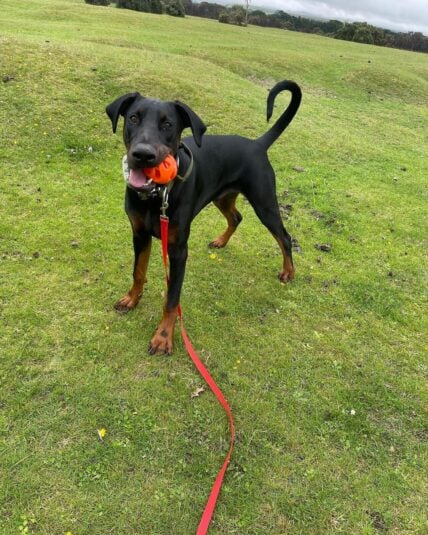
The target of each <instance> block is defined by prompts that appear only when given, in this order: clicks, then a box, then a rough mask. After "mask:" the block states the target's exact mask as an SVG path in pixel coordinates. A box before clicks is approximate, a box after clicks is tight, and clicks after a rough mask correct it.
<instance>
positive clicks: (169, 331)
mask: <svg viewBox="0 0 428 535" xmlns="http://www.w3.org/2000/svg"><path fill="white" fill-rule="evenodd" d="M284 90H287V91H290V92H291V100H290V103H289V104H288V107H287V108H286V110H285V111H284V112H283V113H282V115H281V116H280V117H279V119H278V120H277V121H276V122H275V124H274V125H273V126H272V127H271V128H270V129H269V130H268V131H267V132H266V133H265V134H263V135H262V136H261V137H259V138H258V139H255V140H252V139H248V138H244V137H241V136H238V135H215V136H214V135H213V136H211V135H206V136H204V133H205V131H206V126H205V125H204V123H203V122H202V120H201V119H200V117H199V116H198V115H197V114H196V113H195V112H194V111H193V110H192V109H191V108H190V107H189V106H187V105H186V104H184V103H182V102H180V101H178V100H176V101H174V102H172V101H171V102H167V101H161V100H155V99H151V98H146V97H144V96H142V95H140V93H128V94H126V95H123V96H121V97H119V98H117V99H116V100H115V101H114V102H112V103H111V104H109V105H108V106H107V107H106V113H107V115H108V116H109V118H110V120H111V123H112V129H113V133H115V132H116V129H117V124H118V120H119V117H120V116H123V118H124V127H123V140H124V144H125V147H126V152H127V154H126V157H127V165H128V167H129V170H130V174H129V180H128V183H127V187H126V193H125V211H126V214H127V215H128V218H129V220H130V223H131V226H132V234H133V245H134V254H135V259H134V270H133V284H132V287H131V289H130V290H129V291H128V292H127V293H126V294H125V295H124V296H123V297H122V298H121V299H119V301H118V302H117V303H116V304H115V308H116V310H118V311H119V312H128V311H130V310H132V309H134V308H135V307H136V306H137V304H138V302H139V301H140V298H141V295H142V292H143V287H144V284H145V282H147V279H146V273H147V266H148V263H149V257H150V249H151V243H152V237H153V236H154V237H156V238H159V237H160V212H161V207H162V198H161V197H162V193H163V191H164V188H160V187H159V186H156V184H155V183H154V182H153V181H152V180H150V179H149V178H148V177H147V176H146V175H145V173H144V172H143V171H142V170H143V169H145V168H149V167H155V166H157V165H159V164H160V163H161V162H163V161H164V159H165V158H166V157H167V156H168V155H170V154H171V155H173V156H174V158H175V159H176V161H177V165H178V176H177V178H176V179H175V180H174V182H173V183H172V189H171V190H170V191H169V199H168V206H169V207H168V216H169V220H170V224H169V232H168V255H169V261H170V280H169V286H168V292H167V296H166V300H165V303H164V306H163V315H162V319H161V321H160V323H159V326H158V328H157V330H156V332H155V334H154V336H153V338H152V340H151V342H150V345H149V353H150V354H152V355H154V354H169V355H170V354H171V353H172V351H173V337H174V328H175V324H176V318H177V313H178V307H179V302H180V293H181V287H182V284H183V280H184V272H185V267H186V261H187V254H188V245H187V242H188V238H189V233H190V225H191V222H192V220H193V218H194V217H195V216H196V215H197V214H198V213H199V212H200V211H201V210H202V208H204V207H205V206H206V205H207V204H209V203H210V202H213V203H214V204H215V206H216V207H217V208H218V209H219V210H220V212H221V213H222V214H223V215H224V217H225V218H226V221H227V228H226V230H225V231H224V232H223V233H222V234H220V235H219V236H218V237H217V238H216V239H215V240H213V241H212V242H211V243H210V247H213V248H221V247H225V246H226V244H227V243H228V241H229V240H230V238H231V236H232V234H233V233H234V232H235V230H236V228H237V227H238V225H239V223H240V222H241V220H242V216H241V214H240V213H239V212H238V210H237V209H236V206H235V201H236V198H237V196H238V195H239V193H241V194H243V195H244V196H245V197H246V198H247V199H248V201H249V202H250V204H251V205H252V207H253V208H254V210H255V212H256V214H257V216H258V217H259V219H260V221H261V222H262V223H263V224H264V225H265V226H266V227H267V228H268V230H269V231H270V232H271V233H272V235H273V236H274V238H275V239H276V241H277V242H278V244H279V247H280V249H281V252H282V255H283V266H282V271H281V272H280V274H279V279H280V280H281V281H282V282H288V281H290V280H291V279H292V278H293V276H294V267H293V260H292V251H291V237H290V235H289V234H288V232H287V231H286V229H285V228H284V226H283V223H282V220H281V216H280V211H279V206H278V201H277V198H276V185H275V173H274V171H273V168H272V166H271V164H270V162H269V159H268V155H267V150H268V149H269V147H270V146H271V145H272V144H273V143H274V141H275V140H276V139H277V138H278V137H279V136H280V135H281V133H282V132H283V131H284V130H285V128H286V127H287V126H288V125H289V124H290V122H291V121H292V119H293V118H294V116H295V114H296V113H297V110H298V108H299V106H300V102H301V98H302V93H301V90H300V88H299V86H298V85H297V84H296V83H295V82H291V81H288V80H284V81H282V82H279V83H277V84H276V85H275V86H274V87H273V88H272V89H271V90H270V92H269V94H268V98H267V120H268V121H269V119H270V117H271V115H272V112H273V106H274V101H275V98H276V96H277V95H278V93H280V92H281V91H284ZM186 128H190V129H191V132H192V136H191V137H187V138H185V139H184V140H183V142H182V141H181V134H182V132H183V130H184V129H186Z"/></svg>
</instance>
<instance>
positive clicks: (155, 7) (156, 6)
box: [148, 0, 163, 15]
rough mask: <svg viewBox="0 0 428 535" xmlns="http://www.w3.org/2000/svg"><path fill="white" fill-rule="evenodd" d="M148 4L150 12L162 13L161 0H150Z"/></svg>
mask: <svg viewBox="0 0 428 535" xmlns="http://www.w3.org/2000/svg"><path fill="white" fill-rule="evenodd" d="M148 4H149V7H150V13H157V14H158V15H162V13H163V7H162V2H161V0H148Z"/></svg>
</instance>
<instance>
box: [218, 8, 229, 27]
mask: <svg viewBox="0 0 428 535" xmlns="http://www.w3.org/2000/svg"><path fill="white" fill-rule="evenodd" d="M218 21H219V22H222V23H223V24H229V22H230V20H229V13H228V12H227V11H226V10H224V11H222V12H221V13H220V15H219V16H218Z"/></svg>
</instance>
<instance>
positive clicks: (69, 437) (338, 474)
mask: <svg viewBox="0 0 428 535" xmlns="http://www.w3.org/2000/svg"><path fill="white" fill-rule="evenodd" d="M0 21H1V28H2V29H1V37H0V54H1V63H0V65H1V73H0V74H1V76H2V78H3V80H4V81H3V82H1V83H0V113H1V114H2V117H1V118H2V128H1V130H0V136H1V143H0V159H1V168H2V178H1V181H0V195H1V204H2V207H3V210H2V217H1V221H0V265H1V270H0V282H1V284H0V303H1V309H0V315H1V324H0V332H1V342H0V343H1V348H0V358H1V361H0V382H1V390H0V440H1V442H0V459H1V460H0V470H1V475H2V477H1V478H0V532H1V533H2V534H5V535H9V534H14V533H35V534H38V533H42V534H49V535H51V534H55V535H56V534H63V535H65V534H66V533H67V532H71V533H72V534H73V535H81V534H91V535H92V534H102V535H105V534H108V533H114V534H128V533H141V534H150V535H152V534H153V535H158V534H159V535H165V534H174V535H187V534H189V533H193V532H194V531H195V529H196V526H197V524H198V521H199V517H200V514H201V511H202V509H203V505H204V503H205V500H206V497H207V495H208V492H209V489H210V487H211V484H212V481H213V478H214V476H215V474H216V473H217V470H218V468H219V466H220V465H221V462H222V459H223V457H224V454H225V451H226V450H227V420H226V418H225V416H224V414H223V413H222V410H221V408H220V407H219V406H218V404H217V403H216V401H215V399H214V397H213V396H212V395H211V394H210V393H209V392H205V393H204V394H202V395H201V396H200V397H198V398H195V399H192V398H191V394H192V392H194V391H195V390H196V389H197V388H198V387H200V386H202V380H201V379H200V378H199V376H198V375H197V373H196V371H195V370H194V369H193V367H192V365H191V363H190V361H189V359H188V357H187V355H186V353H185V350H184V347H183V344H182V342H181V340H180V338H179V336H178V334H177V336H176V350H175V354H174V356H173V358H159V357H156V358H152V357H149V356H148V355H147V352H146V349H147V345H148V342H149V340H150V337H151V335H152V333H153V331H154V329H155V327H156V324H157V321H158V319H159V315H160V310H161V303H162V300H163V297H162V295H163V292H164V282H163V276H162V265H161V258H160V256H161V255H160V247H159V244H157V246H155V247H154V248H153V253H152V260H151V265H150V269H149V283H148V285H147V289H146V291H145V295H144V298H143V300H142V302H141V304H140V306H139V308H138V309H137V310H136V311H135V312H134V313H132V314H129V315H127V316H125V317H123V316H119V315H117V314H116V313H115V312H114V311H113V309H112V304H113V303H114V301H115V300H116V299H117V298H118V297H119V296H120V295H121V294H123V293H124V291H125V290H126V289H127V288H128V285H129V284H130V274H131V269H132V248H131V240H130V230H129V228H128V226H129V225H128V222H127V219H126V216H125V215H124V213H123V207H122V204H123V201H122V199H123V182H122V178H121V172H120V159H121V156H122V153H123V149H122V145H121V140H120V135H119V136H113V135H112V134H111V130H110V125H109V124H108V123H109V121H108V119H107V117H106V116H105V114H104V107H105V105H106V104H108V103H109V102H111V101H112V100H113V99H114V98H115V97H117V96H118V95H120V94H122V93H124V92H127V91H131V90H135V89H138V90H140V91H141V92H142V93H145V94H148V95H151V96H156V97H159V98H167V99H174V98H180V99H181V100H182V101H184V102H186V103H188V104H189V105H191V107H192V108H194V109H195V110H196V111H197V112H198V113H199V114H200V115H201V117H202V118H203V119H204V121H205V122H206V123H207V124H208V125H209V132H210V133H239V134H243V135H247V136H250V137H256V136H258V135H260V134H261V133H262V132H264V130H265V129H266V125H265V123H264V117H265V98H266V88H267V87H270V85H271V84H272V83H273V82H274V81H277V80H280V79H284V78H291V79H295V80H296V81H298V82H299V83H300V84H301V86H302V88H303V92H304V101H303V105H302V108H301V110H300V111H299V113H298V115H297V117H296V119H295V120H294V122H293V124H292V125H291V126H290V128H289V129H288V130H287V132H286V133H285V134H284V136H283V137H281V139H280V140H279V141H278V142H277V143H276V144H275V145H274V147H273V148H272V149H271V153H270V154H271V160H272V162H273V164H274V167H275V169H276V170H277V185H278V197H279V200H280V203H281V204H282V205H291V206H292V208H291V209H290V208H288V211H289V212H290V213H289V215H288V216H285V217H287V220H286V226H287V228H288V230H289V231H290V232H291V234H292V235H293V236H294V237H295V239H296V240H297V243H298V246H299V247H298V249H299V251H298V252H296V254H295V263H296V267H297V277H296V280H295V281H294V282H293V283H292V284H289V285H286V286H283V285H280V284H279V283H278V281H277V280H276V279H275V276H276V273H277V271H278V270H279V268H280V264H281V261H280V255H279V251H278V250H277V245H276V243H275V242H274V240H273V239H272V238H271V236H270V235H269V234H268V232H267V231H266V230H265V229H264V228H262V227H261V225H260V224H259V222H258V221H257V219H256V217H255V215H254V214H253V213H252V211H251V209H250V207H249V206H248V204H247V203H246V202H245V201H244V200H241V202H240V209H241V210H242V212H243V215H244V221H243V224H242V225H241V227H240V228H239V231H238V233H237V234H236V235H235V236H234V238H233V240H232V241H231V243H230V244H229V246H228V248H227V249H225V250H222V251H219V252H217V253H216V255H215V256H214V257H210V253H209V251H208V248H207V243H208V242H209V241H210V240H211V239H212V238H213V236H214V235H216V233H218V232H220V230H221V229H222V228H223V226H224V222H223V220H222V218H221V216H220V215H219V214H218V213H217V211H216V210H215V209H214V208H213V207H209V208H208V209H206V210H205V211H204V212H203V213H202V214H201V215H200V216H199V217H198V218H197V219H196V220H195V222H194V225H193V227H192V236H191V240H190V258H189V262H188V269H187V275H186V281H185V285H184V291H183V298H182V304H183V308H184V312H185V321H186V327H187V330H188V332H189V334H190V336H191V338H192V340H193V342H194V345H195V346H196V348H197V349H198V351H199V353H200V356H201V358H202V359H203V360H204V361H205V362H206V363H207V365H208V367H209V369H210V370H211V372H212V374H213V376H214V377H215V378H216V380H217V381H218V383H219V386H220V387H221V388H222V390H223V391H224V393H225V395H226V397H227V398H228V399H229V401H230V403H231V405H232V407H233V411H234V415H235V420H236V427H237V432H238V440H237V444H236V449H235V453H234V457H233V461H232V464H231V466H230V469H229V471H228V474H227V476H226V480H225V486H224V489H223V491H222V494H221V498H220V501H219V504H218V507H217V509H216V513H215V517H214V522H213V525H212V528H211V530H210V533H213V534H217V535H220V534H228V535H229V534H233V533H239V534H249V535H255V534H263V535H264V534H272V535H282V534H305V535H306V534H329V533H344V534H379V533H391V534H394V535H395V534H400V535H401V534H423V533H426V532H427V530H428V524H427V515H426V501H427V492H426V469H427V458H426V439H427V425H426V422H427V420H426V407H427V391H426V373H427V361H426V349H427V347H426V336H425V334H424V333H426V327H427V325H426V315H425V311H426V308H425V307H426V269H425V266H426V258H425V250H426V232H427V229H426V186H425V180H426V176H427V172H428V169H427V160H426V153H427V140H426V124H427V108H426V96H427V94H428V82H427V76H426V75H427V68H426V58H425V56H423V55H420V54H414V53H410V52H405V51H399V50H390V49H384V48H375V47H371V46H366V45H359V44H353V43H347V42H343V41H336V40H329V39H326V38H322V37H319V36H311V35H304V34H296V33H291V32H286V31H279V30H274V29H263V28H256V27H251V26H250V27H248V28H237V27H229V26H227V25H219V24H217V23H216V22H214V21H208V20H202V19H196V18H189V17H188V18H186V19H184V20H176V19H174V18H170V17H167V16H155V15H147V14H137V13H134V12H130V11H125V10H123V11H121V10H117V9H115V8H114V7H109V8H97V7H93V6H89V5H86V4H84V3H83V2H81V1H68V2H66V1H65V0H32V1H31V2H30V1H29V0H22V1H21V2H19V3H18V2H13V1H11V0H4V1H3V2H2V9H1V13H0ZM7 80H8V81H7ZM281 97H283V98H280V99H278V106H277V110H278V111H277V113H279V110H281V109H282V108H284V107H285V105H286V102H287V100H286V96H282V95H281ZM296 167H301V168H303V171H302V172H298V171H296V170H295V169H294V168H296ZM319 244H329V245H330V246H331V250H330V252H323V251H320V250H319V249H318V248H317V245H319ZM101 428H105V429H106V430H107V433H106V436H105V438H104V440H103V441H101V440H100V439H99V437H98V433H97V430H98V429H101Z"/></svg>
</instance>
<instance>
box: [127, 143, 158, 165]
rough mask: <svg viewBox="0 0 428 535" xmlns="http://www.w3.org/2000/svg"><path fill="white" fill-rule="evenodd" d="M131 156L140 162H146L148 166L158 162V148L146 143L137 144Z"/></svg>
mask: <svg viewBox="0 0 428 535" xmlns="http://www.w3.org/2000/svg"><path fill="white" fill-rule="evenodd" d="M131 156H132V158H133V159H134V160H135V161H136V162H137V163H138V164H144V165H145V166H146V167H150V166H153V165H155V164H156V150H155V149H154V148H153V147H152V146H151V145H147V144H145V143H139V144H138V145H136V146H135V147H134V149H133V150H132V152H131Z"/></svg>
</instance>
